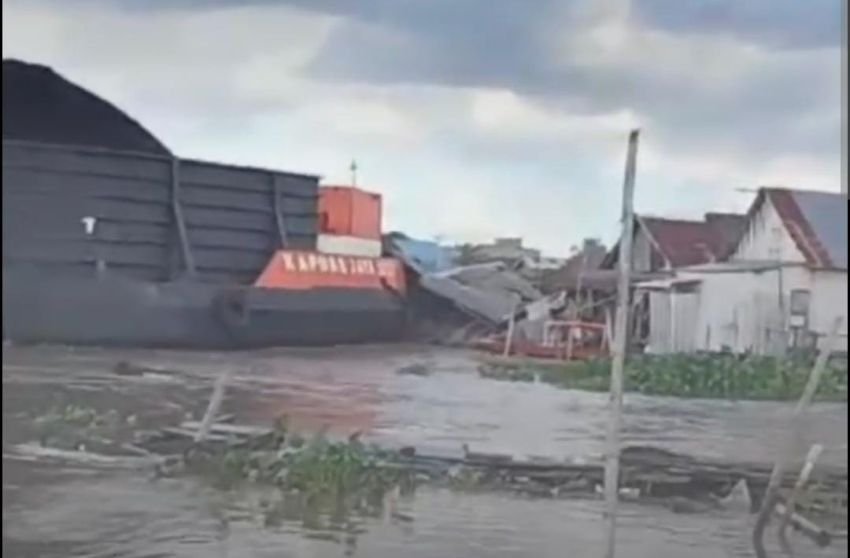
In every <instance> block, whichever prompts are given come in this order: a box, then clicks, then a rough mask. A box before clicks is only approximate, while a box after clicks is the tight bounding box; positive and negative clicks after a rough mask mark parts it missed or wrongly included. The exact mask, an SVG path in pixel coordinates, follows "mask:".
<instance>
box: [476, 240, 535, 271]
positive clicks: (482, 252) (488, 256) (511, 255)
mask: <svg viewBox="0 0 850 558" xmlns="http://www.w3.org/2000/svg"><path fill="white" fill-rule="evenodd" d="M466 257H467V258H468V259H469V260H470V261H468V262H464V263H489V262H504V263H506V264H509V265H516V264H519V263H521V262H524V261H528V260H531V261H539V260H540V250H535V249H533V248H526V247H524V246H523V244H522V239H521V238H497V239H495V240H494V241H493V243H492V244H477V245H474V246H471V247H470V249H469V251H468V254H467V255H466Z"/></svg>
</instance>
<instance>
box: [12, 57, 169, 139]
mask: <svg viewBox="0 0 850 558" xmlns="http://www.w3.org/2000/svg"><path fill="white" fill-rule="evenodd" d="M3 139H4V140H7V139H10V140H25V141H33V142H40V143H51V144H64V145H77V146H86V147H100V148H108V149H115V150H121V151H135V152H142V153H151V154H158V155H170V151H169V150H168V148H166V147H165V146H164V145H163V144H162V142H160V141H159V140H158V139H157V138H156V137H155V136H154V135H153V134H151V133H150V132H148V131H147V130H146V129H145V128H144V127H142V126H141V125H140V124H139V123H138V122H136V121H135V120H133V119H132V118H130V117H129V116H128V115H127V114H125V113H124V112H122V111H121V110H120V109H118V108H117V107H115V106H114V105H112V104H110V103H109V102H107V101H105V100H103V99H101V98H100V97H98V96H97V95H94V94H93V93H91V92H89V91H86V90H85V89H83V88H82V87H79V86H77V85H75V84H73V83H71V82H70V81H68V80H66V79H65V78H63V77H62V76H60V75H59V74H57V73H56V72H54V71H53V70H52V69H50V68H48V67H46V66H40V65H35V64H28V63H25V62H21V61H19V60H3Z"/></svg>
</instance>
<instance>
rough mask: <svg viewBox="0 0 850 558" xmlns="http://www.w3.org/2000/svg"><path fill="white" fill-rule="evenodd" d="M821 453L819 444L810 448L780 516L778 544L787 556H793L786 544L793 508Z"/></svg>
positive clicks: (821, 449)
mask: <svg viewBox="0 0 850 558" xmlns="http://www.w3.org/2000/svg"><path fill="white" fill-rule="evenodd" d="M822 452H823V446H822V445H820V444H815V445H813V446H812V447H811V448H809V453H808V455H806V462H805V463H804V464H803V468H802V469H801V470H800V476H799V477H798V478H797V482H796V483H795V484H794V490H793V491H792V492H791V496H789V497H788V500H787V502H786V504H785V510H783V511H784V512H785V513H783V514H782V517H781V519H780V523H779V544H780V546H781V548H782V550H783V551H784V552H785V554H787V555H789V556H794V551H793V550H792V549H791V544H790V543H789V542H788V534H787V533H788V525H789V524H790V523H791V518H792V517H793V515H794V511H795V510H794V508H795V507H796V505H797V498H799V496H800V493H801V492H802V491H803V489H804V488H805V486H806V483H807V482H809V477H810V476H811V474H812V471H813V470H814V468H815V463H816V462H817V460H818V458H819V457H820V454H821V453H822Z"/></svg>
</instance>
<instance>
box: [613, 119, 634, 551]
mask: <svg viewBox="0 0 850 558" xmlns="http://www.w3.org/2000/svg"><path fill="white" fill-rule="evenodd" d="M638 136H639V131H638V130H632V132H631V133H630V134H629V149H628V155H627V158H626V176H625V180H624V183H623V213H622V221H623V222H622V225H623V231H622V236H621V237H620V257H619V260H620V262H619V263H620V266H619V269H620V274H619V282H618V285H617V315H616V316H615V317H614V344H613V356H614V358H613V362H612V364H611V393H610V405H611V409H610V413H611V415H610V418H609V423H608V437H607V443H606V457H605V514H606V517H605V531H606V544H605V557H606V558H614V553H615V548H616V539H617V535H616V531H617V497H618V488H619V477H620V423H621V422H622V416H621V415H622V411H623V409H622V407H623V367H624V365H625V359H626V346H627V342H628V340H627V337H628V335H627V333H628V324H629V316H628V313H629V287H630V275H631V264H632V234H633V232H634V192H635V170H636V169H635V167H636V165H637V148H638Z"/></svg>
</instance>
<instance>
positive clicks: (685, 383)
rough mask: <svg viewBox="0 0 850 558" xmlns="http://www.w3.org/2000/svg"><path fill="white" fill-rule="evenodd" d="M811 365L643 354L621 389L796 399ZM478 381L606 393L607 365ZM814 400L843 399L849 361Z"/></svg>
mask: <svg viewBox="0 0 850 558" xmlns="http://www.w3.org/2000/svg"><path fill="white" fill-rule="evenodd" d="M812 366H813V361H812V360H811V359H810V358H804V357H792V358H784V359H779V358H776V357H767V356H755V355H745V356H741V355H734V354H726V353H705V354H693V355H641V356H636V357H632V358H629V359H628V361H627V363H626V369H625V388H626V390H627V391H630V392H634V393H643V394H646V395H666V396H674V397H691V398H711V399H765V400H791V399H797V398H798V397H799V396H800V394H801V393H802V391H803V386H804V385H805V383H806V380H807V379H808V376H809V372H810V371H811V368H812ZM479 373H480V375H481V376H482V377H485V378H491V379H496V380H503V381H541V382H545V383H549V384H553V385H556V386H558V387H562V388H565V389H578V390H586V391H607V390H608V389H609V385H610V376H611V361H610V359H599V360H590V361H580V362H570V363H563V364H558V365H553V364H552V363H537V362H535V361H517V362H510V363H488V364H483V365H481V366H480V367H479ZM816 398H817V399H819V400H829V401H847V360H846V358H833V359H831V360H830V362H829V364H828V365H827V369H826V370H825V372H824V375H823V377H822V378H821V381H820V386H819V388H818V392H817V395H816Z"/></svg>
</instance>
